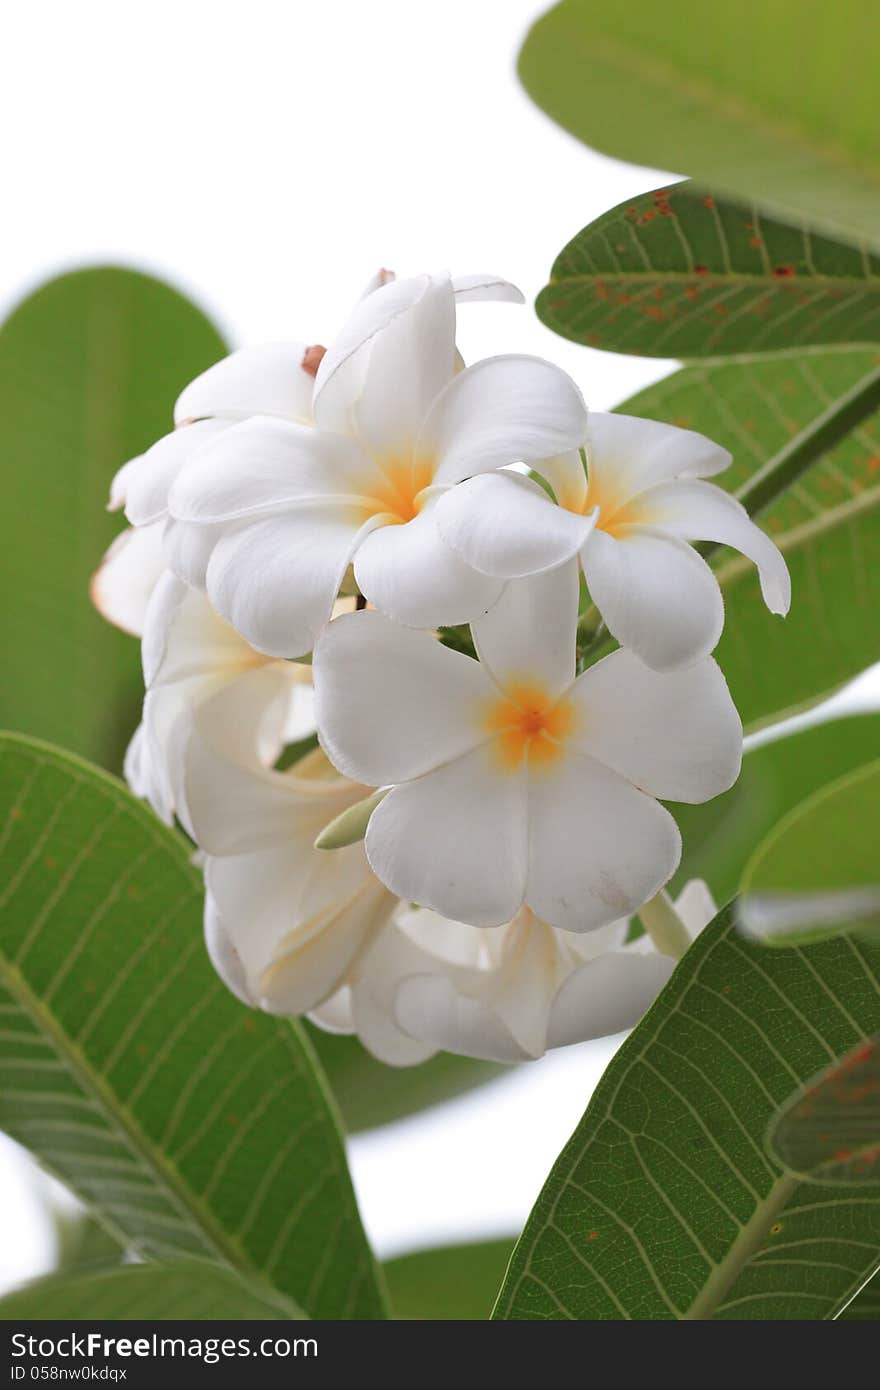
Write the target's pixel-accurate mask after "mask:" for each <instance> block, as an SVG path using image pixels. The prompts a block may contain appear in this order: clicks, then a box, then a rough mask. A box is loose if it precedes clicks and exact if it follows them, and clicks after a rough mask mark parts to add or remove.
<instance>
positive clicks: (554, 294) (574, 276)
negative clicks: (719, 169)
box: [535, 183, 880, 357]
mask: <svg viewBox="0 0 880 1390" xmlns="http://www.w3.org/2000/svg"><path fill="white" fill-rule="evenodd" d="M535 307H536V309H537V311H538V317H539V318H540V319H542V320H543V322H544V323H546V325H547V327H548V328H552V329H553V330H554V331H555V332H556V333H561V334H562V336H563V337H564V338H571V339H573V341H574V342H576V343H585V344H588V345H589V346H591V347H600V348H604V349H606V350H610V351H612V352H627V353H635V354H643V355H645V356H648V357H717V356H720V355H722V354H727V353H742V352H768V351H772V350H773V349H791V348H795V347H799V346H804V345H808V344H821V343H875V342H877V341H878V340H880V257H877V256H872V255H870V254H869V253H868V252H867V251H863V250H860V249H857V248H856V247H853V246H850V245H847V244H845V243H842V242H839V241H833V240H831V239H830V238H828V237H824V236H821V235H819V234H818V233H817V232H815V231H813V230H812V229H811V228H810V227H809V226H807V225H806V224H805V223H804V222H801V221H798V222H783V221H781V220H779V219H774V218H771V217H768V216H767V215H766V214H763V213H761V212H760V211H759V209H758V208H757V207H756V205H755V204H753V203H737V202H731V201H729V200H726V199H723V198H719V197H712V196H709V195H707V194H705V193H703V192H701V191H698V190H695V189H694V188H693V186H692V185H691V184H689V183H683V184H678V185H675V186H673V187H667V188H660V189H657V190H656V191H655V192H653V193H643V194H642V195H641V196H639V197H637V198H631V199H630V200H629V201H628V202H626V203H621V204H620V206H619V207H616V208H613V209H612V210H611V211H610V212H606V213H605V214H604V215H603V216H602V217H600V218H598V220H597V221H595V222H591V223H590V225H589V226H588V227H585V228H584V229H583V231H581V232H578V234H577V236H576V237H574V238H573V239H572V240H571V241H570V242H569V243H568V245H567V246H566V247H565V249H564V250H563V251H562V252H560V254H559V255H558V256H557V258H556V261H555V262H554V265H553V270H552V272H551V275H550V283H549V285H547V286H546V287H545V288H544V289H543V290H542V291H541V293H540V294H539V295H538V299H537V301H536V306H535Z"/></svg>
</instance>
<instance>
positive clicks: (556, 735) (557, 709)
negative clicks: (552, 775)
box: [485, 681, 575, 769]
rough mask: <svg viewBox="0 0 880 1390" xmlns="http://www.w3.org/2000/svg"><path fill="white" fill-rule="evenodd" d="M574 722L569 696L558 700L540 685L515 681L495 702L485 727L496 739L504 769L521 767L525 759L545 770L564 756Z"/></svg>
mask: <svg viewBox="0 0 880 1390" xmlns="http://www.w3.org/2000/svg"><path fill="white" fill-rule="evenodd" d="M574 719H575V710H574V706H573V704H572V702H571V700H570V699H568V697H567V696H565V695H563V696H562V698H561V699H556V698H554V697H553V696H551V695H548V694H547V692H546V691H545V690H543V689H542V688H541V686H540V685H539V684H538V683H537V682H534V681H515V682H512V683H511V684H509V685H508V687H507V689H506V691H505V692H504V694H503V695H499V696H498V697H497V699H494V700H492V701H491V703H490V705H489V708H488V710H487V711H486V715H485V727H486V729H487V730H488V732H489V733H490V734H492V735H493V736H494V739H495V745H494V746H495V748H496V750H497V754H498V758H499V761H500V762H501V765H502V766H503V767H505V768H507V769H512V768H515V767H519V766H520V765H521V764H522V763H523V761H524V760H528V762H529V764H530V766H531V767H541V766H546V765H547V764H548V763H552V762H555V761H556V759H557V758H558V757H559V756H560V755H561V753H562V750H563V744H564V741H565V739H566V738H567V737H568V735H569V734H570V733H571V731H572V729H573V727H574Z"/></svg>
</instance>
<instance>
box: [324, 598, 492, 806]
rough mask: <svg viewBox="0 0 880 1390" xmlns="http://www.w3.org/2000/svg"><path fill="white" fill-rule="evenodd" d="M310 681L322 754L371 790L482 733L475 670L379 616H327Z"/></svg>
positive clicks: (485, 694)
mask: <svg viewBox="0 0 880 1390" xmlns="http://www.w3.org/2000/svg"><path fill="white" fill-rule="evenodd" d="M312 675H313V678H314V682H315V713H316V717H317V721H318V728H319V729H320V731H321V743H322V745H323V747H324V748H325V749H326V752H327V756H328V757H329V758H330V760H331V762H332V763H334V764H335V766H336V767H338V768H339V770H340V771H341V772H344V773H345V775H346V776H348V777H353V778H354V779H355V780H356V781H359V782H364V783H366V784H367V785H369V786H374V787H379V786H384V785H387V784H388V783H389V782H403V781H406V780H407V779H409V778H411V777H419V776H421V774H422V773H423V772H426V771H428V770H429V769H430V768H435V767H437V766H438V765H439V764H440V763H445V762H448V761H449V760H450V759H451V758H457V757H458V756H459V755H460V754H462V753H464V752H467V750H468V749H471V748H475V747H476V746H477V745H478V744H479V743H481V742H484V741H485V739H486V737H487V735H486V731H485V727H484V719H485V707H486V703H487V701H488V700H490V699H491V698H492V697H493V695H494V694H495V690H494V687H493V686H492V684H491V682H490V680H489V678H488V676H487V675H486V673H485V671H484V670H483V668H482V667H481V666H480V664H479V663H478V662H476V661H474V660H473V659H472V658H471V657H469V656H464V655H463V654H462V653H461V652H455V651H451V650H450V649H449V648H448V647H443V646H441V645H440V643H439V642H438V641H437V640H436V639H435V638H434V637H432V636H430V634H429V633H427V632H417V631H415V630H414V629H413V628H407V627H401V626H399V625H398V624H396V623H392V622H390V621H389V620H388V619H387V618H385V617H383V615H382V614H381V613H374V612H370V611H366V612H362V613H347V614H343V616H342V617H341V618H336V619H334V621H333V622H332V623H331V624H330V625H329V627H327V628H325V630H324V632H323V633H322V634H321V636H320V637H319V639H318V641H317V643H316V645H315V653H314V657H313V659H312ZM376 814H377V813H375V812H374V815H373V819H375V816H376Z"/></svg>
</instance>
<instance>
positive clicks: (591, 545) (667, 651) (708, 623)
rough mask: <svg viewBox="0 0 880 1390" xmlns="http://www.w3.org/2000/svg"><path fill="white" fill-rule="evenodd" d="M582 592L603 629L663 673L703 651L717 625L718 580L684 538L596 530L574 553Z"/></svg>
mask: <svg viewBox="0 0 880 1390" xmlns="http://www.w3.org/2000/svg"><path fill="white" fill-rule="evenodd" d="M581 560H582V563H583V567H584V576H585V578H586V581H587V587H588V588H589V591H590V597H591V598H592V600H593V602H594V603H595V604H596V607H597V608H598V609H599V612H600V613H601V614H602V617H603V618H604V619H605V622H606V624H607V626H608V629H609V631H610V632H611V634H612V635H613V636H614V637H616V638H617V640H618V642H620V643H621V645H622V646H625V647H630V648H632V650H633V651H634V652H635V653H636V654H637V655H638V656H639V657H641V659H642V661H644V662H645V663H646V664H647V665H649V666H653V667H654V668H655V670H658V671H666V670H670V669H672V668H673V667H675V666H679V665H682V664H683V663H686V662H689V661H694V660H696V659H698V658H699V657H702V656H706V655H707V654H708V653H709V652H710V651H712V649H713V648H714V647H715V645H716V644H717V642H718V639H719V637H720V636H721V630H722V628H723V626H724V604H723V602H722V599H721V590H720V589H719V588H718V581H717V579H716V578H715V576H714V574H713V573H712V571H711V570H710V569H709V566H708V565H707V564H706V562H705V560H704V559H703V558H702V556H700V555H698V554H697V552H696V551H695V550H694V549H693V548H692V547H691V546H689V545H687V544H686V543H685V542H684V541H681V540H678V539H677V537H675V536H669V535H667V534H666V533H665V532H663V531H654V530H649V529H648V527H645V526H627V527H623V528H622V529H621V530H620V531H619V532H618V533H617V535H614V536H611V535H609V534H608V533H607V532H606V531H602V530H599V529H598V528H597V529H596V530H595V531H593V533H592V535H591V536H590V537H589V539H588V540H587V543H586V545H585V546H584V547H583V549H582V551H581Z"/></svg>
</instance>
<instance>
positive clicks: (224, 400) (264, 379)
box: [174, 342, 315, 425]
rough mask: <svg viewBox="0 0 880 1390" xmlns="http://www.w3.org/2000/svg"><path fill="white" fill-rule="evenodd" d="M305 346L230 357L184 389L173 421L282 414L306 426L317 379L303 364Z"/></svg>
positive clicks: (276, 346) (270, 346) (264, 347)
mask: <svg viewBox="0 0 880 1390" xmlns="http://www.w3.org/2000/svg"><path fill="white" fill-rule="evenodd" d="M306 351H307V344H306V343H296V342H287V343H259V344H257V345H256V346H254V347H246V348H241V349H240V350H239V351H238V352H233V353H230V355H229V356H228V357H224V358H222V359H221V361H219V362H215V363H214V365H213V367H209V368H208V369H207V371H205V372H202V374H201V375H200V376H197V377H196V378H195V380H194V381H191V382H190V384H189V385H188V386H187V387H185V388H184V390H183V391H182V392H181V393H180V395H179V396H178V398H177V402H176V404H175V407H174V422H175V424H178V425H179V424H181V423H182V422H183V421H185V420H201V419H204V418H205V417H206V416H215V417H222V418H223V419H225V420H243V419H245V418H246V417H247V416H249V415H280V416H283V417H284V418H285V419H288V420H300V421H302V422H303V423H305V424H308V423H310V422H311V419H312V391H313V388H314V384H315V382H314V376H313V374H312V373H311V372H309V371H307V370H306V369H305V367H304V365H303V362H304V359H305V355H306Z"/></svg>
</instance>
